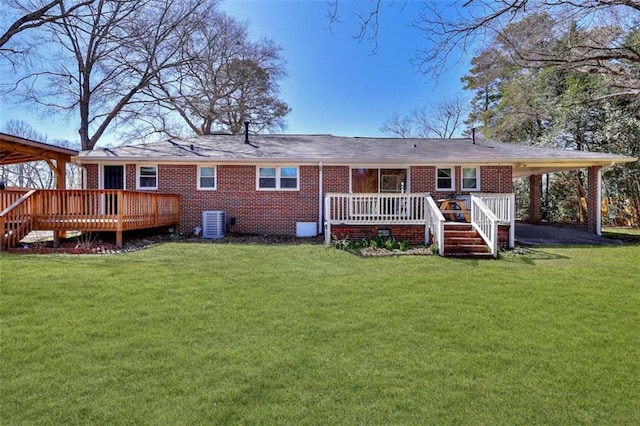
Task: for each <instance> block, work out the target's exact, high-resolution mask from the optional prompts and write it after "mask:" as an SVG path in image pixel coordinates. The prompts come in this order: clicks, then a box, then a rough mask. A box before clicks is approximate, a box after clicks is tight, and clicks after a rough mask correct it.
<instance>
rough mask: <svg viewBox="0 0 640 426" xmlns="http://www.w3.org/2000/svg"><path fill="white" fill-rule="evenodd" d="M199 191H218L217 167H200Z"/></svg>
mask: <svg viewBox="0 0 640 426" xmlns="http://www.w3.org/2000/svg"><path fill="white" fill-rule="evenodd" d="M198 189H206V190H214V189H216V167H215V166H198Z"/></svg>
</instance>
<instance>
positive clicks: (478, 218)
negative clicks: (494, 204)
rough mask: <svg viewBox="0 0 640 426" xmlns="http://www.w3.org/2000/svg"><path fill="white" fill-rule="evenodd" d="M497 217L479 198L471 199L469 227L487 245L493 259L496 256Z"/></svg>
mask: <svg viewBox="0 0 640 426" xmlns="http://www.w3.org/2000/svg"><path fill="white" fill-rule="evenodd" d="M498 222H499V220H498V216H496V215H495V214H493V212H492V211H491V210H490V209H489V207H488V206H487V205H486V204H485V203H484V201H482V199H481V198H479V197H473V196H472V197H471V225H472V226H473V227H474V229H475V230H476V231H478V233H479V234H480V236H481V237H482V239H483V240H484V241H485V242H486V243H487V245H488V246H489V249H490V250H491V254H492V255H493V257H496V256H498Z"/></svg>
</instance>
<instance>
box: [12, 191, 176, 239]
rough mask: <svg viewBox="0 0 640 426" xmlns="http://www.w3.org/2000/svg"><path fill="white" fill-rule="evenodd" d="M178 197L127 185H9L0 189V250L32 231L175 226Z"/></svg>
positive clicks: (118, 232) (117, 230) (119, 234)
mask: <svg viewBox="0 0 640 426" xmlns="http://www.w3.org/2000/svg"><path fill="white" fill-rule="evenodd" d="M179 222H180V197H179V196H178V195H173V194H158V193H150V192H141V191H125V190H106V189H96V190H58V189H38V190H25V189H6V190H4V191H0V250H4V249H6V248H8V247H12V246H14V245H16V244H17V243H18V242H19V241H20V240H21V239H22V238H24V236H25V235H26V234H28V233H29V232H30V231H32V230H39V231H54V235H56V234H59V233H60V232H64V231H81V232H97V231H100V232H103V231H107V232H115V233H116V245H118V246H121V245H122V233H123V232H124V231H131V230H136V229H146V228H158V227H163V226H176V227H177V225H178V223H179Z"/></svg>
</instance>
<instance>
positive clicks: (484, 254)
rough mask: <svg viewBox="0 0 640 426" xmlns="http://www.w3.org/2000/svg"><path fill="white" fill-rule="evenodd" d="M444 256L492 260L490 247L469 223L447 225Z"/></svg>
mask: <svg viewBox="0 0 640 426" xmlns="http://www.w3.org/2000/svg"><path fill="white" fill-rule="evenodd" d="M444 256H446V257H468V258H492V257H493V256H492V254H491V251H490V249H489V246H487V244H486V243H485V242H484V240H483V239H482V237H481V236H480V234H479V233H478V232H477V231H476V230H475V229H473V227H472V226H471V224H467V223H446V224H445V227H444Z"/></svg>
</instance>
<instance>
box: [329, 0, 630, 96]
mask: <svg viewBox="0 0 640 426" xmlns="http://www.w3.org/2000/svg"><path fill="white" fill-rule="evenodd" d="M383 3H387V2H381V1H379V0H375V1H374V0H372V1H370V2H369V12H368V13H362V14H360V28H359V33H358V37H359V38H360V39H361V40H374V41H375V40H376V39H377V35H378V28H379V23H380V21H381V15H382V14H383V13H384V11H383V10H382V8H381V5H382V4H383ZM397 3H401V4H402V3H406V1H405V2H402V1H400V2H397ZM339 5H340V0H333V1H332V2H330V7H329V17H330V19H331V20H332V21H335V20H336V19H337V11H338V8H339ZM535 14H537V15H539V16H544V15H548V16H550V17H552V18H553V21H554V26H553V27H552V28H549V32H547V33H545V32H535V33H533V32H532V33H531V34H530V36H531V39H530V42H529V43H524V44H517V43H516V40H519V39H521V38H520V37H514V39H513V45H512V47H513V52H514V53H515V56H514V58H513V59H514V60H518V61H519V62H520V64H523V65H524V64H527V65H528V66H531V67H540V66H548V65H561V66H565V67H567V68H570V69H572V70H578V71H581V72H586V73H591V74H593V73H597V74H602V75H605V76H607V77H609V78H611V80H612V84H613V85H614V86H617V87H618V91H617V92H614V93H612V94H611V95H610V96H620V95H622V96H626V95H637V94H640V77H639V75H640V72H639V68H640V31H639V30H638V28H637V27H638V22H640V2H639V1H637V0H591V1H575V0H553V1H551V0H452V1H446V2H445V1H436V0H429V1H426V0H425V1H424V2H423V8H422V10H421V12H420V13H419V14H418V16H416V17H415V19H414V23H413V25H414V27H415V28H416V29H417V30H418V31H419V32H420V33H421V34H422V35H423V36H424V41H425V43H424V46H423V47H422V48H419V49H417V51H416V57H415V64H416V66H417V67H418V68H419V69H420V71H422V72H423V73H425V74H426V75H428V76H429V77H437V76H439V75H440V74H441V73H442V72H443V71H445V70H446V69H448V68H449V67H451V66H453V65H454V64H457V63H458V61H460V60H463V59H464V58H467V57H468V56H470V55H474V54H475V53H476V51H477V50H479V49H480V48H484V47H486V46H487V45H489V43H491V42H492V41H493V40H494V39H495V37H496V35H497V34H502V35H503V37H504V36H505V34H504V31H503V30H504V29H505V28H506V27H507V26H508V25H510V24H514V23H517V22H519V21H521V20H522V19H523V18H524V17H526V16H530V15H535ZM575 24H577V25H578V26H580V27H581V30H582V31H581V32H580V33H581V35H583V37H581V38H576V39H575V40H573V41H572V42H571V43H568V44H566V45H565V46H563V48H559V46H554V48H553V49H550V48H549V47H550V46H549V45H548V44H546V43H545V38H547V37H553V36H557V35H558V33H562V32H565V31H566V30H567V29H568V28H570V27H571V26H572V25H575ZM522 30H525V29H524V28H523V29H522ZM509 41H510V40H509V39H508V38H505V39H503V42H504V43H509ZM374 49H375V44H374Z"/></svg>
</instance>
